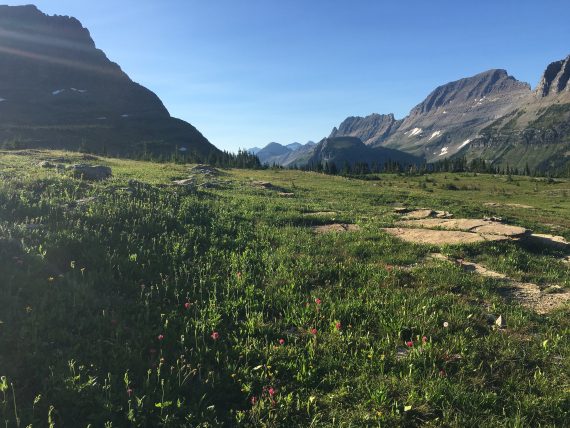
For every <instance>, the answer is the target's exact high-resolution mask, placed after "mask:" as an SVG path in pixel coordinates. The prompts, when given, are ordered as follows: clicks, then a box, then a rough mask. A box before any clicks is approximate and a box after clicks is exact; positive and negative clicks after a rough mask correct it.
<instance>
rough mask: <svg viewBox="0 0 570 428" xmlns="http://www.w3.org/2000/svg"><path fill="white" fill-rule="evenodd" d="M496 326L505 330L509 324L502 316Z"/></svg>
mask: <svg viewBox="0 0 570 428" xmlns="http://www.w3.org/2000/svg"><path fill="white" fill-rule="evenodd" d="M495 325H496V326H497V327H499V328H504V327H506V325H507V323H506V322H505V320H504V319H503V316H502V315H499V317H498V318H497V319H496V320H495Z"/></svg>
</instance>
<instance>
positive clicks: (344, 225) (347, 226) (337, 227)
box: [313, 223, 360, 233]
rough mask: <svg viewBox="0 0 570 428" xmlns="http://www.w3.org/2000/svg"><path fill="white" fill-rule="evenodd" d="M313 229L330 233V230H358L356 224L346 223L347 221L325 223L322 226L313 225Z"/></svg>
mask: <svg viewBox="0 0 570 428" xmlns="http://www.w3.org/2000/svg"><path fill="white" fill-rule="evenodd" d="M313 230H314V231H315V232H317V233H331V232H356V231H358V230H360V227H359V226H358V225H357V224H347V223H342V224H341V223H334V224H326V225H324V226H315V227H313Z"/></svg>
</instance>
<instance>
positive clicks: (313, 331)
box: [311, 327, 317, 335]
mask: <svg viewBox="0 0 570 428" xmlns="http://www.w3.org/2000/svg"><path fill="white" fill-rule="evenodd" d="M311 334H314V335H316V334H317V329H316V328H314V327H313V328H312V329H311Z"/></svg>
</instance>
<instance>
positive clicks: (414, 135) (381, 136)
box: [330, 56, 570, 171]
mask: <svg viewBox="0 0 570 428" xmlns="http://www.w3.org/2000/svg"><path fill="white" fill-rule="evenodd" d="M569 79H570V56H569V57H566V58H565V59H563V60H560V61H555V62H553V63H552V64H550V65H549V66H548V67H547V68H546V70H545V72H544V75H543V77H542V79H541V80H540V82H539V84H538V85H537V87H536V89H535V90H534V91H533V90H531V87H530V85H529V84H527V83H523V82H520V81H518V80H516V79H515V78H514V77H512V76H509V74H508V73H507V72H506V71H505V70H488V71H485V72H483V73H480V74H477V75H475V76H471V77H468V78H464V79H460V80H457V81H454V82H450V83H447V84H445V85H442V86H439V87H437V88H436V89H435V90H434V91H432V92H431V93H430V94H429V95H428V96H427V97H426V99H425V100H424V101H422V102H421V103H420V104H418V105H417V106H415V107H414V108H413V109H412V110H411V111H410V113H409V115H408V116H406V117H405V118H403V119H401V120H396V119H395V118H394V115H393V114H387V115H381V114H372V115H370V116H366V117H349V118H347V119H346V120H344V121H343V122H342V123H341V124H340V126H339V127H338V128H334V129H333V130H332V132H331V134H330V137H340V136H350V137H357V138H360V139H361V140H362V141H363V142H364V143H365V144H366V145H369V146H371V147H388V148H393V149H398V150H402V151H405V152H407V153H411V154H413V155H416V156H421V157H424V158H425V159H426V160H427V161H428V162H434V161H438V160H441V159H445V158H447V157H451V156H465V157H466V158H467V159H468V160H470V159H474V158H482V159H484V160H486V161H487V163H490V164H493V165H495V166H503V167H505V166H506V165H507V164H508V165H510V166H511V167H517V168H523V167H526V166H529V167H530V168H532V169H534V168H538V169H541V170H544V171H546V170H549V169H550V170H557V169H560V168H564V165H565V164H567V163H568V162H570V155H567V154H570V147H568V142H569V138H570V137H569V135H570V130H569V129H568V128H569V127H570V89H569Z"/></svg>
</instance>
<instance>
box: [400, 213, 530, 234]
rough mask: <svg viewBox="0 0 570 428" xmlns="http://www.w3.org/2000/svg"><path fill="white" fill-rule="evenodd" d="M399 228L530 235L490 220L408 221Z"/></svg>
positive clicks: (520, 229)
mask: <svg viewBox="0 0 570 428" xmlns="http://www.w3.org/2000/svg"><path fill="white" fill-rule="evenodd" d="M397 225H398V226H404V227H408V228H427V229H435V228H437V229H444V230H457V231H463V232H473V233H479V234H485V235H500V236H508V237H513V238H514V237H519V236H523V235H525V234H526V233H528V231H527V229H525V228H523V227H518V226H510V225H508V224H503V223H499V222H496V221H490V220H479V219H469V218H458V219H439V218H427V219H423V220H407V221H400V222H398V223H397Z"/></svg>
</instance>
